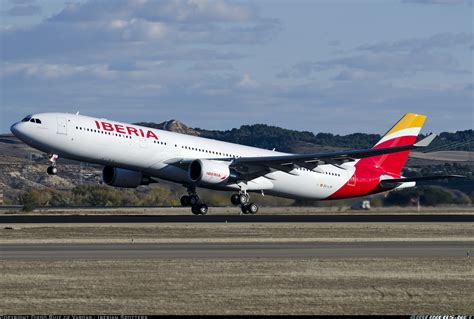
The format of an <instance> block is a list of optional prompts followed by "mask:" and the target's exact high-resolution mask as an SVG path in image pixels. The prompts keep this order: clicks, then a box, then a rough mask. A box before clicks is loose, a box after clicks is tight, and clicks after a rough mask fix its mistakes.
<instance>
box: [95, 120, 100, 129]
mask: <svg viewBox="0 0 474 319" xmlns="http://www.w3.org/2000/svg"><path fill="white" fill-rule="evenodd" d="M94 122H95V126H96V127H97V128H98V129H99V130H100V125H99V122H97V121H94Z"/></svg>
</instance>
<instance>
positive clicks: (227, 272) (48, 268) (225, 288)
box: [0, 258, 474, 314]
mask: <svg viewBox="0 0 474 319" xmlns="http://www.w3.org/2000/svg"><path fill="white" fill-rule="evenodd" d="M0 271H1V273H2V277H1V281H0V298H1V300H2V312H3V313H122V314H123V313H147V314H364V313H366V314H416V313H439V314H446V313H450V314H461V313H471V312H472V310H473V307H474V301H473V300H474V293H473V290H472V287H473V286H474V273H473V267H472V263H471V262H470V260H469V259H467V258H465V259H456V258H402V259H396V258H375V259H373V258H372V259H368V258H322V259H318V258H315V259H289V258H288V259H263V258H254V259H240V258H239V259H219V260H215V259H179V260H162V259H157V260H117V261H109V260H104V261H56V262H12V261H9V262H4V261H3V262H0Z"/></svg>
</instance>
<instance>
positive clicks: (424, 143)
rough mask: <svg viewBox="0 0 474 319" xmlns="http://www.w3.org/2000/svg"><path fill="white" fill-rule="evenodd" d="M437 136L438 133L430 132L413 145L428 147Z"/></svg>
mask: <svg viewBox="0 0 474 319" xmlns="http://www.w3.org/2000/svg"><path fill="white" fill-rule="evenodd" d="M435 138H436V134H430V135H428V136H427V137H425V138H424V139H422V140H421V141H419V142H417V143H415V144H414V145H413V146H414V147H427V146H428V145H430V144H431V142H433V140H434V139H435Z"/></svg>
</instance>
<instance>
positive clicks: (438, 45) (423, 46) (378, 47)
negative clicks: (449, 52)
mask: <svg viewBox="0 0 474 319" xmlns="http://www.w3.org/2000/svg"><path fill="white" fill-rule="evenodd" d="M471 43H473V35H472V33H471V34H469V33H438V34H435V35H433V36H431V37H428V38H409V39H403V40H399V41H393V42H377V43H373V44H366V45H361V46H359V47H357V48H356V50H365V51H371V52H394V51H414V50H434V49H450V48H454V47H456V46H469V45H470V44H471Z"/></svg>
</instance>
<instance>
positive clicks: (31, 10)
mask: <svg viewBox="0 0 474 319" xmlns="http://www.w3.org/2000/svg"><path fill="white" fill-rule="evenodd" d="M40 13H41V7H40V6H37V5H18V6H13V7H11V8H9V9H7V10H5V11H4V14H5V15H7V16H13V17H14V16H33V15H39V14H40Z"/></svg>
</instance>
